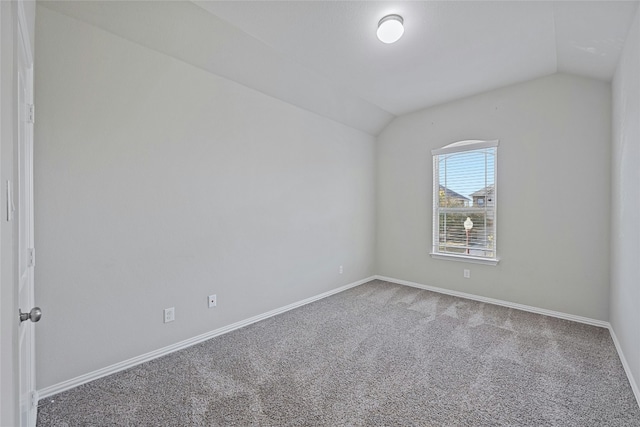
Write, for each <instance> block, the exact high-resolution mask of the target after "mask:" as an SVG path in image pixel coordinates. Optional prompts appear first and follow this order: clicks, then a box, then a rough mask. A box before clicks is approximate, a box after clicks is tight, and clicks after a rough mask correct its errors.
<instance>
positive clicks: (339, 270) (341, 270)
mask: <svg viewBox="0 0 640 427" xmlns="http://www.w3.org/2000/svg"><path fill="white" fill-rule="evenodd" d="M343 271H344V270H343V269H342V266H340V268H338V272H339V273H340V274H342V272H343Z"/></svg>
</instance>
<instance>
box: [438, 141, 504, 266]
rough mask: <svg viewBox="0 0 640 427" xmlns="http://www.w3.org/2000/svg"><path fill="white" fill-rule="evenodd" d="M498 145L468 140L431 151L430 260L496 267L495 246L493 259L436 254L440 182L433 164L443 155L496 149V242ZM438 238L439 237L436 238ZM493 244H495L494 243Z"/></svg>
mask: <svg viewBox="0 0 640 427" xmlns="http://www.w3.org/2000/svg"><path fill="white" fill-rule="evenodd" d="M499 144H500V140H498V139H495V140H491V141H485V140H478V139H470V140H464V141H457V142H453V143H451V144H448V145H445V146H444V147H442V148H437V149H433V150H431V155H432V160H433V166H432V167H433V170H432V173H431V176H432V180H433V185H432V186H431V188H432V192H433V199H432V202H431V205H432V206H431V209H432V216H433V218H432V225H431V226H432V230H431V251H430V252H429V255H431V258H433V259H441V260H447V261H461V262H468V263H473V264H485V265H494V266H495V265H497V264H498V262H499V261H500V258H499V257H498V251H497V250H498V247H497V244H496V246H495V257H494V258H485V257H478V256H473V255H467V254H454V253H442V252H436V251H435V248H436V232H435V230H436V229H438V226H439V224H438V213H437V208H436V200H438V201H439V200H440V199H439V191H437V190H436V187H437V186H439V184H440V180H439V179H436V177H435V176H434V175H435V162H436V156H440V155H443V154H452V153H460V152H465V151H473V150H480V149H482V148H493V147H495V148H496V152H495V160H494V165H493V167H494V182H493V186H494V187H493V188H494V192H493V203H494V208H493V215H494V224H495V225H494V230H493V236H494V242H497V241H498V227H497V225H498V212H497V207H498V179H497V177H498V150H497V147H498V145H499ZM438 238H439V236H438ZM494 244H495V243H494Z"/></svg>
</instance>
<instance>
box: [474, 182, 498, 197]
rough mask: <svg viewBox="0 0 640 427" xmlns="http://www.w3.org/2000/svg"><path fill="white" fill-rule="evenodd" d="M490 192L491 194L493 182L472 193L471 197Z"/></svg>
mask: <svg viewBox="0 0 640 427" xmlns="http://www.w3.org/2000/svg"><path fill="white" fill-rule="evenodd" d="M491 194H493V184H491V185H489V186H487V187H484V188H483V189H481V190H478V191H476V192H475V193H472V194H471V197H480V196H486V195H491Z"/></svg>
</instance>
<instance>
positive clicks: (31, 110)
mask: <svg viewBox="0 0 640 427" xmlns="http://www.w3.org/2000/svg"><path fill="white" fill-rule="evenodd" d="M27 122H29V123H35V122H36V106H35V105H33V104H27Z"/></svg>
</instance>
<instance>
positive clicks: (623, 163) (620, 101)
mask: <svg viewBox="0 0 640 427" xmlns="http://www.w3.org/2000/svg"><path fill="white" fill-rule="evenodd" d="M639 20H640V11H638V12H636V17H635V20H634V21H633V26H632V27H631V30H630V31H629V35H628V36H627V42H626V45H625V47H624V51H623V54H622V57H621V60H620V63H619V65H618V69H617V70H616V74H615V77H614V79H613V85H612V92H613V151H612V182H611V184H612V191H611V208H612V215H611V216H612V218H611V219H612V227H611V309H610V311H611V313H610V322H611V325H612V327H613V330H614V331H615V334H616V336H617V338H618V341H619V342H620V345H621V347H622V350H623V353H624V355H625V358H626V360H627V362H628V364H629V367H630V369H631V372H632V373H633V377H634V379H635V383H636V385H637V384H638V383H639V381H640V333H639V332H638V325H640V310H639V309H638V306H639V305H640V223H639V222H638V218H639V215H638V212H640V190H639V188H640V187H639V184H640V42H639V40H640V33H639V30H638V27H639ZM637 392H638V391H637V390H636V393H637Z"/></svg>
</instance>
